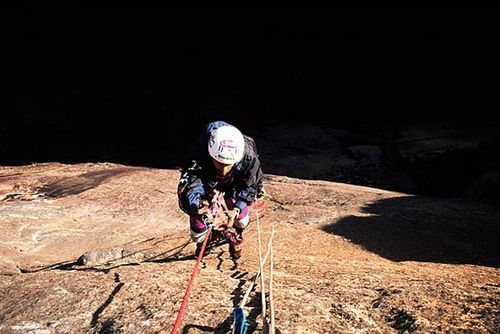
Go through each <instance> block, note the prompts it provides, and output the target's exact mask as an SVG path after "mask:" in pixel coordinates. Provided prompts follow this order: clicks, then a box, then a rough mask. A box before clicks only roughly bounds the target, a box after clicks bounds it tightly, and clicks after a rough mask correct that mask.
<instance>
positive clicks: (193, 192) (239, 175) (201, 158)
mask: <svg viewBox="0 0 500 334" xmlns="http://www.w3.org/2000/svg"><path fill="white" fill-rule="evenodd" d="M223 125H230V124H228V123H226V122H223V121H216V122H211V123H209V124H208V125H207V126H206V127H205V129H204V131H203V132H202V134H201V136H200V139H199V141H198V143H197V144H196V146H195V148H194V150H193V152H192V153H191V154H190V155H191V157H189V158H187V161H186V163H185V164H184V166H183V167H182V171H181V177H180V181H179V185H178V189H177V194H178V199H179V207H180V208H181V209H182V210H183V211H184V212H186V213H189V214H195V213H196V211H197V209H198V208H199V206H200V202H201V200H202V199H209V198H210V194H211V192H212V190H214V189H217V190H219V191H223V192H224V193H225V197H229V196H230V197H234V198H235V199H236V206H237V207H238V208H239V209H240V210H242V211H243V210H244V209H245V208H246V206H248V205H250V204H252V203H253V202H254V201H255V199H256V197H257V195H258V193H259V192H260V190H261V189H262V178H263V175H262V169H261V166H260V160H259V155H258V153H257V147H256V145H255V141H254V140H253V138H251V137H249V136H245V135H244V136H243V137H244V139H245V150H244V154H243V158H242V159H241V161H239V162H238V163H237V164H235V165H234V167H233V169H232V170H231V172H230V173H229V175H228V176H227V177H225V178H224V179H220V178H218V177H217V172H216V170H215V168H214V166H213V163H212V158H211V157H210V155H209V154H208V138H209V136H210V132H211V131H212V130H214V129H217V128H218V127H221V126H223Z"/></svg>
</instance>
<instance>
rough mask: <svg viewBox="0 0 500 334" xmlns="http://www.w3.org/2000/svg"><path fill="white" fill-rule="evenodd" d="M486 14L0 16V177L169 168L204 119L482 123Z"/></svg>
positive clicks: (50, 12)
mask: <svg viewBox="0 0 500 334" xmlns="http://www.w3.org/2000/svg"><path fill="white" fill-rule="evenodd" d="M499 14H500V12H499V10H498V8H497V7H493V6H485V5H484V6H483V5H466V4H455V5H449V4H448V5H441V4H432V5H431V4H427V5H422V4H420V5H417V4H412V5H398V4H392V5H391V4H385V5H377V4H356V5H347V4H337V5H331V6H326V5H319V4H316V5H305V4H289V5H255V4H254V5H251V4H247V5H228V4H227V5H222V4H199V3H198V4H189V5H181V4H169V5H161V4H157V3H144V2H137V3H133V2H122V3H121V4H116V3H114V4H113V3H105V2H99V3H98V2H94V3H93V2H87V3H84V2H76V1H70V2H67V3H59V2H50V1H47V2H46V1H28V2H21V3H16V4H11V5H5V4H4V5H2V8H1V14H0V22H1V27H0V28H1V31H2V33H1V34H2V35H1V50H2V56H3V57H2V58H3V60H2V64H3V66H2V75H1V78H2V83H3V87H2V91H1V92H0V103H1V104H0V107H1V121H0V139H1V141H0V152H1V153H0V164H2V165H18V164H29V163H32V162H45V161H58V162H88V161H110V162H117V163H125V164H132V165H143V166H152V167H161V168H174V167H178V166H179V165H180V163H181V159H182V154H183V152H184V149H185V147H186V146H187V145H188V144H189V143H190V142H191V141H192V140H193V139H194V137H196V135H197V134H198V132H199V130H200V128H201V126H202V125H203V124H204V123H205V122H206V121H209V120H214V119H225V120H226V121H229V122H232V123H234V124H235V125H237V126H239V127H241V128H242V129H243V130H244V132H248V133H250V134H253V133H257V132H258V131H259V129H263V128H266V129H270V128H271V129H272V127H273V126H275V125H276V124H279V123H281V122H289V121H295V122H299V123H301V122H302V123H304V124H306V123H307V124H311V123H315V124H322V125H329V126H332V127H335V128H341V129H358V128H363V129H369V130H370V131H372V132H373V131H375V132H376V131H377V129H378V128H380V127H385V128H387V127H388V126H392V127H395V128H398V127H401V126H404V125H407V124H411V123H417V122H422V121H425V122H449V121H452V122H454V124H455V123H456V124H458V125H459V126H461V127H464V126H465V127H467V126H475V127H477V126H481V125H491V124H493V123H495V121H494V119H495V118H497V115H496V114H497V113H498V110H499V109H498V101H497V99H498V78H499V73H498V60H499V57H498V56H499V52H498V51H497V49H498V40H499V32H500V29H499V27H500V23H499V22H500V20H498V17H500V16H499Z"/></svg>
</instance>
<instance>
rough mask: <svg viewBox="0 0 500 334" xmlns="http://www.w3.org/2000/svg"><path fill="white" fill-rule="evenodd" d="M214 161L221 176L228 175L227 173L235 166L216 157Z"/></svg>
mask: <svg viewBox="0 0 500 334" xmlns="http://www.w3.org/2000/svg"><path fill="white" fill-rule="evenodd" d="M212 162H213V164H214V167H215V170H216V171H217V175H218V176H219V177H226V176H227V175H229V173H230V172H231V169H233V166H234V164H223V163H221V162H218V161H217V160H215V159H212Z"/></svg>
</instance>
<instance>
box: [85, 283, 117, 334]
mask: <svg viewBox="0 0 500 334" xmlns="http://www.w3.org/2000/svg"><path fill="white" fill-rule="evenodd" d="M115 282H116V283H118V284H117V285H116V286H115V288H114V289H113V291H111V293H110V294H109V296H108V299H106V301H105V302H104V303H103V304H102V305H101V306H99V307H98V308H97V310H96V311H95V312H94V314H92V322H91V323H90V325H91V326H92V327H95V326H96V325H97V322H98V321H99V316H100V315H101V313H102V312H103V311H104V310H105V309H106V307H108V305H109V304H111V302H112V301H113V299H114V298H115V296H116V294H117V293H118V292H120V290H121V288H122V287H123V285H124V284H125V283H122V282H120V276H119V275H118V274H115ZM109 325H110V324H109V323H107V322H105V324H104V325H103V328H104V327H106V328H108V327H109ZM105 332H107V330H106V331H105ZM99 333H101V331H100V332H99Z"/></svg>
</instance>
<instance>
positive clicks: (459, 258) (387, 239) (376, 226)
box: [324, 196, 500, 268]
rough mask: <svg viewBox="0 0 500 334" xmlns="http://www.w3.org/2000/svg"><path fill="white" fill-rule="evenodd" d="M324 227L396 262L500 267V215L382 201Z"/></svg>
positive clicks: (419, 200) (442, 204)
mask: <svg viewBox="0 0 500 334" xmlns="http://www.w3.org/2000/svg"><path fill="white" fill-rule="evenodd" d="M363 211H364V212H365V213H367V214H370V216H362V217H357V216H349V217H345V218H342V219H340V220H338V221H336V222H334V223H332V224H330V225H327V226H326V227H324V230H325V231H326V232H328V233H333V234H335V235H339V236H342V237H344V238H347V239H348V240H350V241H352V242H353V243H355V244H358V245H360V246H362V247H363V248H365V249H366V250H368V251H371V252H374V253H376V254H378V255H380V256H382V257H384V258H387V259H389V260H391V261H397V262H399V261H419V262H435V263H449V264H475V265H484V266H490V267H495V268H498V267H499V266H500V256H499V254H500V225H499V224H498V222H499V221H500V211H499V210H498V208H497V207H486V206H482V205H477V206H475V205H466V204H463V203H456V202H452V201H445V200H439V199H433V198H425V197H418V196H412V197H397V198H390V199H385V200H382V201H377V202H375V203H372V204H370V205H368V206H366V207H365V208H364V209H363Z"/></svg>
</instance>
